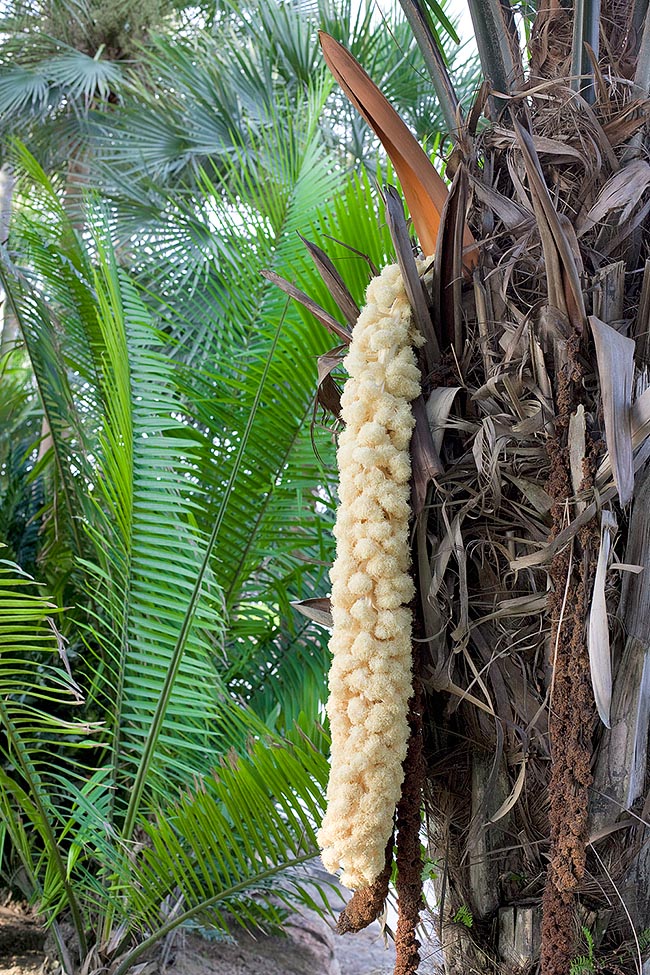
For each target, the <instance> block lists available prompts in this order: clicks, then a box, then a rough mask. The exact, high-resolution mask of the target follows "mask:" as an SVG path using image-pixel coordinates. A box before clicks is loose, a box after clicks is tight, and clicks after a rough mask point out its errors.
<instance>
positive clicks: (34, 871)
mask: <svg viewBox="0 0 650 975" xmlns="http://www.w3.org/2000/svg"><path fill="white" fill-rule="evenodd" d="M35 590H36V587H35V586H34V585H33V580H32V579H31V578H30V577H28V576H26V575H25V574H24V573H23V572H22V571H21V570H20V568H19V567H18V566H16V565H14V564H12V563H10V562H7V561H6V560H4V559H0V647H1V648H2V649H1V653H0V662H1V664H2V666H1V667H0V728H1V731H2V734H1V735H0V808H1V809H2V813H3V821H4V823H5V827H6V829H7V830H8V832H9V835H10V837H11V840H12V843H13V848H14V851H15V853H16V854H17V855H18V856H19V857H20V859H21V861H22V864H23V867H24V869H25V873H26V876H27V878H28V881H29V883H30V886H31V887H32V889H30V890H29V891H28V893H29V894H36V895H38V896H39V897H41V898H42V899H47V900H49V901H50V902H52V903H53V904H54V905H55V910H54V911H53V914H52V916H56V913H57V909H60V908H63V907H65V908H66V909H68V910H71V911H72V915H73V918H74V922H75V928H76V929H77V933H78V934H79V936H80V937H81V938H82V939H84V924H83V922H82V916H81V909H80V906H79V904H78V901H77V897H76V895H75V893H74V889H73V886H72V884H71V881H70V877H69V874H68V870H67V868H66V864H65V862H64V857H63V853H62V850H61V847H60V845H59V842H58V836H57V834H58V832H59V828H60V824H61V822H62V820H64V819H65V817H66V809H65V804H64V803H63V804H60V803H59V802H58V801H57V798H55V797H58V794H59V790H58V789H56V788H54V783H55V779H56V772H57V770H59V769H61V768H62V767H66V768H67V772H68V775H72V777H73V778H74V777H76V778H77V780H78V781H79V782H82V781H83V775H84V769H83V765H82V764H79V765H78V766H77V771H76V772H73V771H72V770H73V769H74V765H71V764H69V758H68V762H66V758H65V753H66V752H67V753H68V755H69V753H70V752H71V750H72V749H73V748H74V750H75V751H76V752H77V753H79V752H80V751H82V750H83V749H84V748H88V747H91V746H90V742H89V740H88V738H89V733H91V732H93V731H95V732H96V731H97V727H94V728H93V727H92V726H90V725H88V723H87V722H85V721H83V720H81V719H79V720H76V719H73V720H70V719H69V718H68V717H67V715H68V713H69V710H70V708H71V707H73V708H74V707H75V706H80V705H81V704H82V701H83V698H82V694H81V691H80V688H79V687H78V686H77V684H76V683H75V682H74V680H73V679H72V677H71V676H70V673H69V671H68V669H66V667H64V666H63V665H62V664H61V663H60V661H61V660H65V648H64V646H63V644H62V643H61V642H60V638H59V637H58V634H57V629H56V624H55V622H54V618H55V616H56V614H57V608H56V606H55V605H54V604H52V603H51V602H49V601H48V600H47V599H45V598H44V597H43V596H42V595H40V594H39V593H38V591H37V590H36V591H35ZM56 709H58V710H59V713H57V712H56ZM64 715H66V717H64ZM24 820H25V821H26V822H28V823H29V824H30V829H26V828H25V826H24V822H23V821H24ZM37 839H38V841H39V842H37ZM61 893H63V895H64V896H61Z"/></svg>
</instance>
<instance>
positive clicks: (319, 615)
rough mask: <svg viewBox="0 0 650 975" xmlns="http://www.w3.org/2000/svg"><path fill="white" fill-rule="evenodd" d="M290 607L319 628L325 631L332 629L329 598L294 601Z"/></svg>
mask: <svg viewBox="0 0 650 975" xmlns="http://www.w3.org/2000/svg"><path fill="white" fill-rule="evenodd" d="M291 606H293V608H294V609H295V610H296V611H297V612H298V613H301V614H302V615H303V616H306V617H307V619H308V620H313V621H314V623H318V625H319V626H324V627H325V628H326V629H328V630H331V628H332V625H333V623H332V607H331V604H330V598H329V596H325V597H318V598H316V599H294V600H293V601H292V602H291Z"/></svg>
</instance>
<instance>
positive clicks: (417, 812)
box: [394, 673, 425, 975]
mask: <svg viewBox="0 0 650 975" xmlns="http://www.w3.org/2000/svg"><path fill="white" fill-rule="evenodd" d="M409 728H410V731H411V737H410V738H409V745H408V750H407V753H406V758H405V760H404V784H403V786H402V797H401V799H400V801H399V803H398V805H397V883H396V887H397V907H398V915H397V932H396V936H395V951H396V958H395V971H394V975H416V973H417V970H418V968H419V966H420V951H419V948H420V942H419V941H418V939H417V937H416V931H417V926H418V924H419V923H420V911H421V910H422V908H423V907H424V896H423V891H422V870H423V868H424V864H423V862H422V853H421V846H420V826H421V818H420V817H421V812H422V786H423V784H424V777H425V765H424V753H423V743H422V690H421V685H420V681H419V679H418V676H417V673H416V674H414V680H413V697H412V698H411V700H410V704H409Z"/></svg>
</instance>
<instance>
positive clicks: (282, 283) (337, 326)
mask: <svg viewBox="0 0 650 975" xmlns="http://www.w3.org/2000/svg"><path fill="white" fill-rule="evenodd" d="M260 273H261V275H262V277H263V278H266V280H267V281H270V282H271V284H275V285H277V287H278V288H279V289H280V291H284V293H285V294H286V295H289V297H290V298H295V300H296V301H298V302H300V304H301V305H303V306H304V307H305V308H306V309H307V311H310V312H311V313H312V315H313V316H314V318H317V319H318V321H319V322H320V323H321V325H324V326H325V328H326V329H327V330H328V331H329V332H332V333H333V334H334V335H336V336H338V338H340V339H342V340H343V341H344V342H345V344H346V345H349V344H350V342H351V340H352V333H351V332H350V330H349V329H347V328H346V327H345V325H341V323H340V322H337V320H336V319H335V318H332V316H331V315H330V314H329V312H327V311H325V309H324V308H321V306H320V305H319V304H317V303H316V302H315V301H314V300H313V299H312V298H310V297H309V295H306V294H305V292H304V291H301V290H300V288H296V286H295V284H291V282H290V281H287V280H286V279H285V278H283V277H280V275H279V274H276V273H275V271H268V270H264V271H261V272H260Z"/></svg>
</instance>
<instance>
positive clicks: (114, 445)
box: [0, 154, 326, 955]
mask: <svg viewBox="0 0 650 975" xmlns="http://www.w3.org/2000/svg"><path fill="white" fill-rule="evenodd" d="M23 162H24V166H25V169H26V170H27V172H28V174H29V176H30V179H31V190H30V192H31V209H30V206H26V207H25V209H24V212H23V214H22V215H21V219H20V222H19V223H18V224H17V232H16V237H15V240H16V245H17V246H16V249H15V254H16V256H15V259H14V262H13V264H6V265H5V269H4V271H3V277H4V280H5V283H6V286H7V290H8V292H9V293H10V296H11V301H12V304H13V307H14V309H15V311H16V314H17V316H18V320H19V323H20V326H21V330H22V333H23V337H24V342H25V349H26V351H27V355H28V360H29V363H30V365H31V370H32V375H33V377H34V382H35V385H36V388H37V390H38V393H39V396H40V400H41V403H42V407H43V418H44V423H45V429H46V431H47V437H48V439H49V440H50V441H51V446H50V448H49V449H48V450H47V451H45V452H44V454H43V456H42V458H41V460H40V462H39V464H38V465H36V467H35V468H34V470H35V472H36V473H35V475H34V476H35V477H36V478H37V479H40V482H41V483H42V484H43V485H44V486H45V487H46V490H44V492H43V493H44V497H45V499H46V500H45V502H44V504H43V506H42V510H41V515H40V517H41V518H42V519H43V522H42V523H43V524H44V525H48V524H51V523H52V522H54V524H55V525H56V531H57V534H58V535H59V536H60V539H61V541H60V542H59V544H60V545H61V546H62V547H63V548H65V550H66V551H67V552H68V553H69V564H70V565H71V566H72V569H71V571H70V573H69V575H68V578H67V581H66V584H65V587H64V588H62V589H61V593H62V594H63V593H65V595H66V596H67V595H74V604H73V605H72V606H70V604H69V603H68V605H66V606H65V608H64V607H62V606H60V605H59V603H58V600H52V599H44V598H41V597H39V596H38V595H37V593H38V592H39V590H38V589H35V590H33V589H29V586H31V587H33V585H34V584H33V582H32V581H31V580H25V583H23V581H21V578H22V577H21V575H20V573H21V570H19V569H18V568H15V567H11V570H10V571H11V572H12V573H14V575H12V577H11V580H12V581H11V585H8V584H7V585H6V586H5V587H4V588H3V589H2V590H1V591H0V620H2V622H3V623H4V624H6V627H8V629H7V631H6V633H3V634H2V644H1V645H2V651H3V654H4V657H3V661H2V662H3V668H4V669H3V679H4V680H5V682H6V686H4V687H3V703H2V709H1V714H0V720H1V721H2V732H3V734H4V735H5V736H6V739H7V746H6V749H5V751H4V762H3V765H2V769H1V773H0V778H1V787H2V795H1V800H2V809H3V819H4V820H5V822H6V823H8V824H9V825H8V827H7V829H8V833H9V836H10V840H11V846H12V849H13V855H14V856H15V857H18V858H19V860H20V862H21V865H22V867H23V870H24V873H25V876H26V877H27V878H28V879H27V884H28V892H29V893H30V894H31V895H32V896H33V897H34V898H35V899H36V900H37V901H38V902H39V904H40V906H41V909H42V910H44V911H45V913H46V915H47V916H48V918H49V919H50V921H51V922H52V923H55V922H56V919H57V917H58V916H59V914H60V913H61V912H62V911H72V915H73V920H74V923H75V928H76V932H77V937H78V940H79V946H80V949H81V953H82V955H83V954H84V952H85V951H86V948H87V947H88V946H89V945H88V944H87V942H88V940H89V939H88V937H87V933H88V931H90V932H92V934H91V940H96V941H97V942H98V943H100V942H101V943H102V944H104V943H106V941H107V939H108V938H109V937H110V934H111V931H114V930H120V931H122V934H123V937H122V938H121V939H118V941H119V945H120V948H121V949H124V950H126V949H131V948H133V949H134V950H135V948H136V945H137V939H138V938H139V937H141V935H142V932H143V931H147V932H148V933H149V943H151V942H152V941H155V940H156V939H157V938H158V937H159V936H161V931H166V930H168V929H169V924H170V922H169V919H168V918H165V917H164V908H163V901H164V900H165V898H166V897H167V895H168V893H170V891H171V889H172V888H171V887H170V884H173V885H174V887H173V889H174V890H175V891H177V892H178V894H177V896H180V897H181V898H182V900H183V903H184V904H185V905H186V910H185V912H184V913H181V914H179V915H178V916H177V917H176V918H175V919H174V921H173V924H172V926H173V925H175V924H180V923H183V921H184V920H193V919H195V918H196V919H197V920H200V922H201V923H202V924H213V925H214V924H217V925H219V924H221V923H222V919H221V915H220V913H219V911H220V909H221V908H223V909H225V908H226V907H227V910H228V913H229V915H231V916H233V917H235V918H236V919H238V920H239V921H240V922H241V923H261V922H262V921H264V920H267V921H268V920H274V919H276V918H277V908H274V907H273V906H272V905H271V903H270V897H269V896H267V895H268V894H269V891H270V884H271V878H272V877H276V876H277V875H279V874H281V873H282V871H283V870H284V869H285V868H286V867H287V864H288V865H290V866H293V867H297V866H298V865H299V864H301V863H303V862H305V861H306V860H307V859H309V858H310V857H312V856H313V855H314V853H315V849H316V846H315V839H314V830H315V828H316V826H317V824H318V821H319V818H320V798H319V796H320V795H321V793H322V784H323V780H324V777H325V774H326V761H325V758H324V756H323V754H322V751H319V750H317V749H316V748H315V747H314V746H313V745H311V744H310V743H309V742H308V740H307V739H308V738H310V737H311V738H312V739H313V740H314V741H316V742H320V741H321V738H322V733H321V731H320V730H318V729H314V728H313V725H312V722H311V719H310V718H306V719H304V724H305V729H306V731H305V737H304V738H302V737H301V738H299V739H296V740H295V741H293V743H290V742H289V741H288V740H287V739H286V737H283V738H281V737H280V736H278V735H277V734H276V735H274V734H273V733H272V731H271V730H270V728H269V726H268V725H267V724H265V723H264V722H263V721H260V720H259V718H258V717H257V716H256V715H255V714H254V712H253V711H252V710H251V708H250V707H249V706H247V704H246V702H245V701H244V700H243V697H244V695H243V693H240V692H238V690H237V686H236V680H235V677H234V676H233V673H232V672H231V671H232V665H231V664H230V663H229V662H227V660H226V658H225V648H226V645H227V642H228V641H227V640H226V636H225V632H226V612H227V602H226V599H225V598H224V592H223V584H221V583H220V575H221V574H222V566H223V564H224V563H225V564H228V565H233V564H235V561H234V557H232V558H231V559H230V561H228V560H227V559H226V558H225V557H224V556H225V555H227V549H222V548H221V542H222V539H224V538H228V537H231V538H232V537H234V536H236V533H234V532H233V527H232V524H231V522H232V520H233V519H234V518H237V517H238V516H240V512H239V509H238V507H237V506H236V505H234V504H232V503H231V502H232V494H233V492H234V491H236V490H243V488H242V487H241V486H240V485H242V484H243V483H245V480H244V481H242V477H243V476H244V474H245V471H246V470H247V469H250V468H252V466H253V458H254V454H253V453H252V451H253V450H255V449H257V446H256V438H258V437H260V436H261V432H260V431H259V430H258V429H257V427H256V424H258V423H260V416H261V415H262V413H263V411H264V410H265V408H266V403H267V399H266V397H267V395H268V390H269V388H270V387H271V385H272V383H273V381H274V377H275V376H277V373H276V372H274V361H275V355H276V354H277V352H278V348H279V342H280V336H281V328H282V320H281V319H280V320H279V321H278V322H277V323H274V324H273V325H272V329H273V332H272V334H271V335H270V342H269V343H268V345H267V347H266V348H265V349H263V350H262V356H263V357H262V358H261V360H260V359H256V360H255V363H254V365H253V366H252V367H251V369H250V370H249V371H248V372H247V373H246V374H245V376H244V377H243V380H242V382H244V383H245V389H246V393H248V392H249V391H250V393H251V395H250V398H248V399H247V400H246V409H247V417H246V422H245V423H242V425H241V426H240V427H237V426H236V425H235V426H233V424H232V422H231V421H230V420H228V419H227V418H226V417H225V416H224V419H223V423H224V426H223V427H222V428H221V429H222V432H221V435H220V439H219V440H218V443H215V433H214V427H213V428H212V429H210V428H209V427H207V426H206V425H205V424H204V423H202V422H201V413H200V411H199V410H198V409H197V407H196V402H195V400H196V398H197V392H196V389H195V390H194V392H192V390H191V388H190V387H189V386H188V384H187V381H186V380H187V377H186V376H185V377H184V374H183V373H182V372H181V371H180V370H179V369H178V368H177V366H176V365H175V363H174V361H173V359H172V357H171V356H169V355H168V354H167V355H165V354H164V352H165V345H166V342H167V341H168V339H167V338H166V337H165V335H164V334H163V333H161V332H160V331H159V330H157V329H156V327H155V325H154V323H153V321H152V318H151V312H150V310H149V309H148V308H147V306H146V305H145V304H144V303H143V301H142V300H141V297H140V295H139V294H138V291H137V290H136V288H135V287H134V284H133V283H132V281H131V280H130V279H129V277H128V275H126V274H125V273H124V272H122V271H121V270H120V269H119V268H118V266H117V262H116V260H115V256H114V252H113V250H112V247H111V244H110V241H109V239H108V235H107V232H106V229H105V227H106V221H105V219H104V216H103V211H102V208H101V207H100V206H99V205H95V204H93V205H92V206H91V210H90V212H89V223H88V231H87V233H86V234H85V237H84V238H82V237H81V236H80V235H79V234H78V233H77V232H76V230H75V228H74V227H73V226H72V225H71V224H70V222H69V221H68V219H67V217H66V215H65V213H64V212H63V210H62V208H61V207H60V206H59V204H58V198H57V194H56V191H55V188H54V187H53V186H52V185H51V183H50V182H49V181H48V180H47V178H46V177H45V175H44V174H43V172H42V170H40V169H39V167H38V166H37V164H36V163H35V162H34V161H33V160H32V159H31V158H30V157H29V156H27V154H23ZM43 212H45V213H46V214H47V216H48V220H47V223H46V224H43V221H42V220H41V219H40V216H39V215H40V213H43ZM64 321H65V326H66V327H65V328H63V327H62V323H63V322H64ZM251 362H252V359H251ZM199 388H200V389H202V388H203V387H199ZM274 395H275V394H272V396H271V397H270V399H271V400H272V398H273V396H274ZM268 422H272V421H271V420H269V421H268ZM224 430H225V431H226V432H227V436H228V438H229V444H226V443H225V440H226V436H225V435H224V432H223V431H224ZM266 435H267V437H268V427H267V428H266ZM208 441H209V443H210V448H209V449H208V450H206V444H207V443H208ZM217 446H220V449H221V453H220V452H219V451H218V450H216V449H215V448H216V447H217ZM277 449H278V452H281V453H282V456H284V455H285V454H286V448H285V447H284V446H279V447H278V448H277ZM29 456H30V457H31V463H33V462H34V451H32V452H31V454H29ZM206 457H208V458H209V463H210V465H213V464H214V465H217V464H219V463H222V464H223V466H224V468H225V471H226V476H225V477H224V479H223V480H222V479H221V476H220V475H219V476H213V477H209V476H207V473H206V469H205V466H204V464H205V463H206V461H205V458H206ZM280 468H281V465H280V467H278V468H277V469H280ZM274 469H275V468H274ZM296 483H297V482H296ZM215 489H216V490H215ZM291 493H293V494H294V495H295V493H296V491H295V490H294V488H293V487H291V488H290V489H288V491H287V495H290V494H291ZM247 510H249V509H247ZM46 530H49V529H46ZM253 537H254V541H255V543H256V544H257V536H256V535H254V536H253ZM257 552H258V554H257V556H256V557H255V558H253V556H252V555H250V554H249V556H248V558H249V559H250V563H248V562H247V563H245V564H246V565H247V566H249V565H250V566H255V565H258V564H259V562H258V561H256V559H259V558H260V555H259V548H258V549H257ZM265 555H266V552H265ZM237 557H238V558H239V560H240V562H243V561H244V560H243V558H242V555H241V553H240V554H238V555H237ZM246 571H247V572H248V571H252V569H249V568H247V570H246ZM16 579H18V582H16V581H15V580H16ZM23 584H24V585H28V589H27V593H28V595H27V596H26V597H25V598H23V599H22V601H20V602H17V601H16V598H15V590H16V587H17V586H23ZM66 602H67V600H66ZM30 614H31V615H30ZM234 615H235V614H234V613H232V616H234ZM243 615H244V610H242V616H243ZM32 617H33V618H34V620H35V623H34V625H33V626H31V625H27V623H26V621H28V620H29V619H31V618H32ZM50 617H51V618H52V619H53V620H56V622H55V623H52V624H50V622H49V618H50ZM273 628H274V632H277V628H278V624H277V621H276V620H275V619H274V620H273ZM14 634H15V641H16V642H15V646H14V645H12V646H10V647H9V649H10V651H11V653H10V654H7V652H6V651H5V646H6V645H7V638H8V635H14ZM66 641H67V642H66ZM41 644H42V647H41ZM66 647H74V648H75V653H74V654H72V657H73V661H72V662H73V664H74V665H75V666H74V674H75V676H74V680H73V679H72V677H70V676H69V674H68V671H67V670H66V669H65V667H63V670H61V668H60V667H59V668H58V669H54V670H52V667H51V665H50V663H49V662H48V659H47V657H48V655H49V657H50V658H52V657H54V656H55V653H56V652H57V651H58V653H59V654H60V655H61V659H62V660H63V661H64V662H67V663H68V664H69V663H70V659H69V656H68V654H67V652H66ZM37 651H38V654H37ZM55 659H56V658H55ZM5 665H6V666H5ZM19 687H20V688H22V689H23V693H22V694H19V693H18V690H19ZM71 693H72V694H73V696H74V695H75V694H76V695H77V696H76V697H74V700H73V701H72V702H71V699H70V694H71ZM310 693H311V694H312V698H311V704H312V706H313V708H312V715H313V714H315V712H316V697H315V695H314V693H313V689H312V691H311V692H310ZM71 703H74V704H75V705H76V708H77V711H78V713H79V720H78V721H76V722H71V721H70V718H69V715H68V712H69V709H70V704H71ZM269 706H270V705H269ZM277 716H278V712H277V709H276V718H277ZM278 723H279V722H278ZM284 725H285V726H286V721H285V722H284ZM251 742H253V743H255V742H257V744H252V745H251ZM225 756H228V763H227V764H226V765H223V766H220V763H223V762H224V761H225ZM215 767H217V768H220V771H219V772H218V773H217V778H218V781H217V780H216V779H215V777H214V774H213V772H212V770H213V769H214V768H215ZM222 780H223V781H226V782H227V788H225V787H222V786H220V785H219V782H221V781H222ZM189 782H192V783H194V787H193V788H194V791H193V792H192V794H189V793H188V792H187V783H189ZM182 787H184V789H185V791H184V792H183V799H182V800H181V801H180V804H179V803H178V800H177V796H178V794H179V789H180V788H182ZM224 789H225V791H224ZM205 796H210V801H209V803H208V800H207V799H206V798H205ZM251 796H254V802H251V801H250V798H251ZM234 797H236V802H235V798H234ZM233 803H234V804H233ZM239 806H241V807H242V808H239ZM294 810H298V812H295V811H294ZM152 824H156V825H155V827H154V826H153V825H152ZM168 828H171V832H166V831H167V830H168ZM134 835H138V836H140V835H147V836H148V837H149V841H150V844H151V846H150V847H149V846H147V849H151V850H158V857H159V858H158V860H157V861H155V862H154V860H152V859H151V857H150V855H149V853H147V854H146V855H145V854H144V853H143V855H142V857H141V858H135V859H134V858H133V857H132V856H131V852H130V851H131V841H132V838H133V837H134ZM160 837H163V839H162V840H160ZM238 850H242V851H244V853H243V854H241V855H240V853H238V852H237V851H238ZM165 851H166V852H167V859H166V860H165V859H164V855H165ZM179 863H182V870H181V872H180V873H179V872H178V870H179V867H178V864H179ZM224 865H225V867H228V869H225V867H224ZM147 869H149V870H150V871H151V875H150V877H149V879H148V880H147V879H146V878H145V874H146V871H147ZM204 871H208V873H209V876H210V877H211V885H210V887H209V896H208V893H203V894H202V893H201V891H202V890H203V887H202V885H203V883H204V881H206V877H207V874H206V875H205V876H204ZM154 875H155V876H156V877H157V878H158V879H157V882H156V883H154V882H153V877H154ZM141 881H142V883H141ZM206 882H207V881H206ZM273 886H274V887H275V888H276V891H275V892H276V894H277V888H278V887H279V889H280V890H281V891H282V889H283V888H282V887H281V886H280V885H278V883H277V882H275V883H274V885H273ZM290 886H292V887H293V889H294V891H295V892H297V896H302V897H303V898H306V899H307V901H309V902H311V901H310V898H311V895H310V894H308V893H307V891H306V888H305V887H304V886H303V885H301V883H300V881H299V879H298V878H297V877H292V879H291V884H290ZM252 890H254V891H256V896H255V897H253V896H252V893H250V891H252ZM247 891H249V892H248V893H247ZM286 896H287V897H288V896H289V894H288V893H287V895H286ZM265 897H266V900H267V903H266V906H265ZM215 898H216V899H215ZM207 901H209V903H207ZM219 905H221V907H219ZM98 919H99V921H98ZM152 932H153V933H152Z"/></svg>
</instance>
